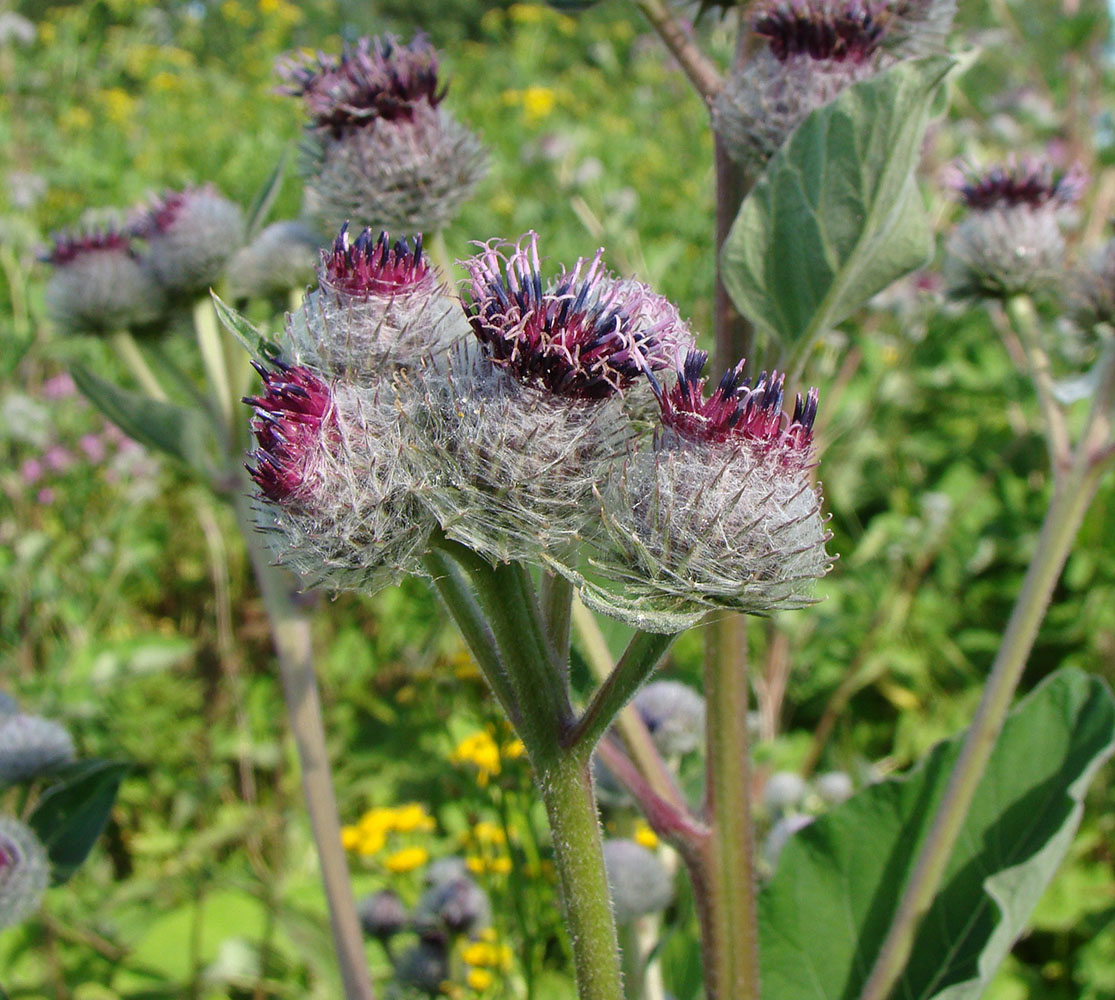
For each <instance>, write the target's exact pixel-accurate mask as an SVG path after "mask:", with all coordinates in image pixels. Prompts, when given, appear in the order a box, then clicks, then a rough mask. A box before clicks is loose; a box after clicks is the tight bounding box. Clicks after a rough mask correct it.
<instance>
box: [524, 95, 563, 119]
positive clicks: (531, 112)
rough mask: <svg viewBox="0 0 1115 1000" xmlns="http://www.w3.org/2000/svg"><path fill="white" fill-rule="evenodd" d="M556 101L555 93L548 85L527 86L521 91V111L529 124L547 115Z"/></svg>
mask: <svg viewBox="0 0 1115 1000" xmlns="http://www.w3.org/2000/svg"><path fill="white" fill-rule="evenodd" d="M556 103H557V95H556V94H555V93H554V92H553V90H551V89H550V88H549V87H527V89H526V90H524V91H523V111H524V112H525V113H526V119H527V122H528V123H529V124H534V123H535V122H539V121H541V120H542V119H543V118H546V117H548V116H549V115H550V113H551V112H552V111H553V110H554V105H555V104H556Z"/></svg>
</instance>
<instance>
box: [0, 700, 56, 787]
mask: <svg viewBox="0 0 1115 1000" xmlns="http://www.w3.org/2000/svg"><path fill="white" fill-rule="evenodd" d="M74 757H75V751H74V741H73V737H72V736H70V734H69V732H68V731H67V729H66V727H65V726H63V725H62V724H61V723H59V722H55V721H54V720H53V719H44V718H42V717H41V716H38V715H24V714H23V713H22V712H16V713H14V714H11V715H4V716H0V787H3V786H4V785H14V784H16V783H17V782H20V781H29V780H30V779H32V778H37V777H39V776H40V775H44V774H49V773H51V772H52V771H55V770H57V769H58V768H59V767H61V766H63V765H64V764H69V763H70V762H71V761H73V759H74Z"/></svg>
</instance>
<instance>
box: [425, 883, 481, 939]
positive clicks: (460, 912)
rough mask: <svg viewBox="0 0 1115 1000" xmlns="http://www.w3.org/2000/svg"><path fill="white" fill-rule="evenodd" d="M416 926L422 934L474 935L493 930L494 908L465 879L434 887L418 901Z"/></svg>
mask: <svg viewBox="0 0 1115 1000" xmlns="http://www.w3.org/2000/svg"><path fill="white" fill-rule="evenodd" d="M413 923H414V927H415V929H416V930H418V932H419V933H420V934H421V933H423V932H425V933H429V932H431V931H444V932H448V933H450V934H472V933H473V932H475V931H480V930H483V929H484V928H485V927H489V926H491V923H492V904H491V901H490V900H489V899H488V894H487V893H486V892H485V891H484V890H483V889H481V888H480V886H479V885H477V884H476V882H475V881H473V880H472V879H471V878H469V877H468V876H467V875H462V876H460V877H458V878H453V879H448V880H447V881H443V882H436V883H435V884H433V885H431V886H430V887H429V888H428V889H427V890H426V891H425V892H424V893H423V894H422V897H421V898H420V899H419V900H418V905H417V906H416V907H415V909H414V917H413Z"/></svg>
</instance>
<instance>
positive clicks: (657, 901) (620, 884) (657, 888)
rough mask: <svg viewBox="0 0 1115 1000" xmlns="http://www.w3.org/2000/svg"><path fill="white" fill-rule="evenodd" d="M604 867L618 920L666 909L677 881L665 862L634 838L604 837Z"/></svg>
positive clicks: (617, 921) (618, 921)
mask: <svg viewBox="0 0 1115 1000" xmlns="http://www.w3.org/2000/svg"><path fill="white" fill-rule="evenodd" d="M604 868H605V871H606V872H607V875H608V891H609V893H610V894H611V897H612V911H613V913H614V914H615V918H616V923H617V924H629V923H631V921H633V920H637V919H638V918H639V917H643V916H646V915H647V914H648V913H657V912H658V911H659V910H664V909H666V907H667V906H669V905H670V903H672V902H673V899H674V883H673V879H672V878H671V877H670V873H669V872H667V871H666V869H665V868H664V867H663V866H662V862H661V861H659V860H658V858H657V857H656V856H655V855H654V853H653V852H652V851H648V850H647V849H646V848H645V847H643V846H642V844H637V843H636V842H635V841H633V840H605V841H604Z"/></svg>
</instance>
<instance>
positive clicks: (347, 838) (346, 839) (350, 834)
mask: <svg viewBox="0 0 1115 1000" xmlns="http://www.w3.org/2000/svg"><path fill="white" fill-rule="evenodd" d="M360 839H361V838H360V827H358V826H342V827H341V846H342V847H343V848H344V849H345V850H346V851H355V850H356V848H357V847H358V846H359V844H360Z"/></svg>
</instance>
